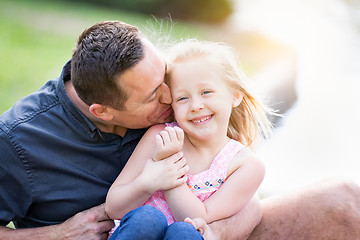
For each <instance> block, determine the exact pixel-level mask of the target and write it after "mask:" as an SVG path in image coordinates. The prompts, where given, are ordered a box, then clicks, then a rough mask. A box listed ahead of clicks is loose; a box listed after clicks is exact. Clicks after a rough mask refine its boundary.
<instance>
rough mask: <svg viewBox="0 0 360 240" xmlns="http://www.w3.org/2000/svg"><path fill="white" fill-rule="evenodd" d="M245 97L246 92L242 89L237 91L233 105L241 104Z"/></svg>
mask: <svg viewBox="0 0 360 240" xmlns="http://www.w3.org/2000/svg"><path fill="white" fill-rule="evenodd" d="M243 97H244V94H243V93H242V92H241V91H235V92H234V98H233V104H232V106H233V107H237V106H239V105H240V103H241V101H242V100H243Z"/></svg>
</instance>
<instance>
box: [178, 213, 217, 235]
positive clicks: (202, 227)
mask: <svg viewBox="0 0 360 240" xmlns="http://www.w3.org/2000/svg"><path fill="white" fill-rule="evenodd" d="M184 222H187V223H190V224H192V225H193V226H194V227H195V228H196V230H198V232H199V233H200V234H201V235H202V236H203V238H204V239H205V240H220V238H218V237H217V236H215V234H214V233H213V231H212V230H211V228H210V227H209V225H207V223H206V222H205V220H204V219H202V218H194V219H190V218H185V220H184Z"/></svg>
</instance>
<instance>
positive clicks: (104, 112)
mask: <svg viewBox="0 0 360 240" xmlns="http://www.w3.org/2000/svg"><path fill="white" fill-rule="evenodd" d="M89 112H90V113H91V114H92V115H94V116H95V117H97V118H100V119H102V120H104V121H110V120H112V119H113V118H114V115H113V114H112V111H110V109H109V107H106V106H104V105H101V104H98V103H94V104H91V106H90V107H89Z"/></svg>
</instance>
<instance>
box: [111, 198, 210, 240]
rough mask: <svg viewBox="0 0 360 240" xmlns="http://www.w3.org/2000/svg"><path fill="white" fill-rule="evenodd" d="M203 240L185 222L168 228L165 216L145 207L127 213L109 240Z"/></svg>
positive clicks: (147, 206) (152, 208) (150, 207)
mask: <svg viewBox="0 0 360 240" xmlns="http://www.w3.org/2000/svg"><path fill="white" fill-rule="evenodd" d="M138 239H139V240H162V239H164V240H186V239H189V240H197V239H199V240H203V239H204V238H203V237H202V236H201V235H200V233H199V232H198V231H197V230H196V229H195V228H194V226H193V225H191V224H189V223H186V222H175V223H173V224H171V225H169V226H168V223H167V220H166V217H165V215H164V214H163V213H162V212H161V211H160V210H158V209H157V208H155V207H153V206H149V205H145V206H142V207H139V208H136V209H134V210H132V211H131V212H129V213H127V214H126V215H125V216H124V217H123V218H122V219H121V222H120V226H119V227H118V228H117V229H116V230H115V232H114V233H113V234H112V235H111V237H110V238H109V240H138Z"/></svg>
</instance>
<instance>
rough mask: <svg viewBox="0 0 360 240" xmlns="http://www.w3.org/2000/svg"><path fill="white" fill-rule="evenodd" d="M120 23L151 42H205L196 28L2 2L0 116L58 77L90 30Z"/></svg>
mask: <svg viewBox="0 0 360 240" xmlns="http://www.w3.org/2000/svg"><path fill="white" fill-rule="evenodd" d="M104 20H120V21H124V22H127V23H130V24H133V25H136V26H138V27H139V28H140V29H141V30H142V31H143V32H144V33H145V34H146V35H147V36H148V37H149V38H150V40H152V41H156V42H159V43H160V44H161V43H162V42H167V41H169V40H176V39H180V38H187V37H195V36H200V38H201V37H202V36H205V31H203V30H202V29H200V28H199V27H195V26H191V25H186V24H183V23H177V22H171V21H169V20H168V19H155V18H153V17H152V16H145V15H141V14H135V13H129V12H124V11H121V10H116V9H113V10H109V9H105V8H99V7H94V6H90V5H86V4H73V3H64V2H57V1H45V0H31V1H28V0H17V1H12V0H0V29H1V31H0V53H1V54H0V114H1V113H3V112H4V111H6V110H7V109H8V108H10V107H11V106H12V105H13V104H14V102H15V101H17V100H19V99H20V98H22V97H24V96H25V95H27V94H30V93H31V92H33V91H35V90H37V89H38V88H40V87H41V86H42V85H43V84H44V83H45V82H46V81H48V80H49V79H52V78H54V77H56V76H58V75H59V74H60V72H61V69H62V66H63V65H64V63H65V62H66V61H68V60H69V59H70V58H71V53H72V49H73V47H74V46H75V42H76V40H77V37H78V35H79V34H80V33H81V32H82V31H83V30H84V29H85V28H87V27H90V26H91V25H92V24H94V23H96V22H99V21H104Z"/></svg>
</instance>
